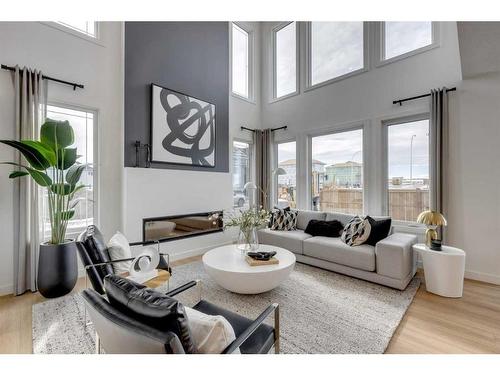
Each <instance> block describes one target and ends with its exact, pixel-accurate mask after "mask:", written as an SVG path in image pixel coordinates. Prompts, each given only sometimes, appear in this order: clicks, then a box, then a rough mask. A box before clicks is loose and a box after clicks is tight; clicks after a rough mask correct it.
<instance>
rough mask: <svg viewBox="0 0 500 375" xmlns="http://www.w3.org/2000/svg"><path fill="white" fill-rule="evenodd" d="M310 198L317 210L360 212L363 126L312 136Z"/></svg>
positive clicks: (361, 203) (361, 209)
mask: <svg viewBox="0 0 500 375" xmlns="http://www.w3.org/2000/svg"><path fill="white" fill-rule="evenodd" d="M311 151H312V153H311V156H312V160H311V174H312V175H311V198H312V208H313V209H314V210H316V211H326V212H343V213H348V214H362V213H363V130H362V129H357V130H350V131H344V132H340V133H333V134H327V135H321V136H317V137H312V139H311Z"/></svg>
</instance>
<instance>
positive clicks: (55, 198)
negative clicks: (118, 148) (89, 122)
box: [0, 119, 86, 298]
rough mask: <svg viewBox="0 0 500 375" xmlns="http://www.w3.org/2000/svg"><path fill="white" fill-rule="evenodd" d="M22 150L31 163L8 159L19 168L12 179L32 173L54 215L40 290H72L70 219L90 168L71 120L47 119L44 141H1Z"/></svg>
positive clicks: (50, 294) (56, 293) (48, 293)
mask: <svg viewBox="0 0 500 375" xmlns="http://www.w3.org/2000/svg"><path fill="white" fill-rule="evenodd" d="M0 142H1V143H3V144H6V145H8V146H11V147H13V148H15V149H16V150H18V151H19V152H21V154H22V155H23V157H24V159H25V161H26V162H27V164H26V163H25V164H19V163H12V162H5V163H2V164H8V165H13V166H15V167H17V169H16V170H15V171H13V172H12V173H11V174H10V175H9V178H12V179H14V178H22V177H24V176H30V177H31V178H32V179H33V181H35V183H36V184H38V185H39V186H41V187H43V188H45V189H46V191H47V200H48V202H47V203H48V210H49V218H50V229H51V238H50V241H47V242H45V243H42V244H40V255H39V260H38V276H37V282H38V290H39V291H40V293H41V294H42V295H43V296H44V297H47V298H55V297H60V296H63V295H65V294H67V293H69V292H70V291H71V290H72V289H73V287H74V286H75V284H76V280H77V277H78V268H77V260H76V243H75V241H74V240H70V239H67V238H66V229H67V227H68V222H69V220H71V218H72V217H73V216H74V214H75V207H76V205H77V204H78V201H77V200H74V197H75V193H76V192H77V191H79V190H80V189H82V188H84V187H85V185H83V184H79V181H80V177H81V175H82V173H83V171H84V170H85V168H86V165H85V164H80V163H78V162H77V159H78V157H79V156H77V154H76V148H71V147H69V146H71V145H72V144H73V142H74V132H73V128H72V127H71V126H70V124H69V122H68V121H55V120H51V119H47V120H46V121H45V122H44V124H43V125H42V127H41V129H40V140H39V141H35V140H21V141H11V140H0Z"/></svg>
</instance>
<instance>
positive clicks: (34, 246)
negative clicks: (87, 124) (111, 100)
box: [14, 66, 47, 295]
mask: <svg viewBox="0 0 500 375" xmlns="http://www.w3.org/2000/svg"><path fill="white" fill-rule="evenodd" d="M14 87H15V110H16V113H15V121H16V138H17V139H18V140H21V139H34V140H37V139H39V129H40V124H41V121H42V120H43V118H44V117H45V113H46V107H47V103H46V97H47V95H46V87H47V84H46V82H45V81H43V80H42V73H41V72H38V71H33V70H30V69H27V68H24V69H20V68H19V67H18V66H16V70H15V72H14ZM18 162H19V163H20V164H25V161H24V160H22V157H21V155H20V154H19V159H18ZM38 221H39V207H38V186H37V185H36V184H35V183H33V181H32V180H31V179H30V178H26V177H24V178H18V179H16V180H15V185H14V293H15V294H16V295H19V294H22V293H24V292H25V291H27V290H30V291H32V292H34V291H36V289H37V286H36V274H37V265H38V246H39V237H40V234H39V226H38Z"/></svg>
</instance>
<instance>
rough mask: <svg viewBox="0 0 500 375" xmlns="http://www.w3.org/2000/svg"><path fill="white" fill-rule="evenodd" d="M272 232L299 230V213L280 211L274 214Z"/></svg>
mask: <svg viewBox="0 0 500 375" xmlns="http://www.w3.org/2000/svg"><path fill="white" fill-rule="evenodd" d="M270 228H271V229H272V230H296V229H297V211H295V210H293V211H292V210H288V211H284V210H283V211H282V210H280V211H278V212H275V213H273V224H272V225H271V227H270Z"/></svg>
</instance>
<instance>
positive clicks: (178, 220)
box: [142, 211, 223, 242]
mask: <svg viewBox="0 0 500 375" xmlns="http://www.w3.org/2000/svg"><path fill="white" fill-rule="evenodd" d="M222 230H223V221H222V211H211V212H201V213H196V214H185V215H175V216H163V217H150V218H146V219H142V240H143V242H151V241H160V242H164V241H172V240H178V239H182V238H187V237H193V236H200V235H203V234H209V233H215V232H221V231H222Z"/></svg>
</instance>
